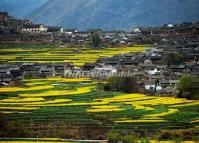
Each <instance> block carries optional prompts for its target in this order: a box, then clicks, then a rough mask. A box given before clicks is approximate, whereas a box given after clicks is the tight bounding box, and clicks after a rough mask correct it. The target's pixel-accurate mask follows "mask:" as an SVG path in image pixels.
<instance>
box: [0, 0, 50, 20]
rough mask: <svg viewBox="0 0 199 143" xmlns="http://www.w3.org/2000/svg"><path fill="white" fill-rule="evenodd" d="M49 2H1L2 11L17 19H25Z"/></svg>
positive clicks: (21, 0) (1, 0) (2, 0)
mask: <svg viewBox="0 0 199 143" xmlns="http://www.w3.org/2000/svg"><path fill="white" fill-rule="evenodd" d="M47 1H48V0H0V11H7V12H9V13H10V14H11V15H12V16H15V17H24V16H25V15H28V14H29V13H31V12H33V11H35V10H36V9H37V8H39V7H40V6H41V5H43V4H44V3H46V2H47Z"/></svg>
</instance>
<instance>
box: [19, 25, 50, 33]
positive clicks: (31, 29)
mask: <svg viewBox="0 0 199 143" xmlns="http://www.w3.org/2000/svg"><path fill="white" fill-rule="evenodd" d="M21 31H22V32H27V33H32V34H40V33H46V32H47V31H48V28H47V27H45V26H44V25H42V24H30V25H24V26H23V28H22V30H21Z"/></svg>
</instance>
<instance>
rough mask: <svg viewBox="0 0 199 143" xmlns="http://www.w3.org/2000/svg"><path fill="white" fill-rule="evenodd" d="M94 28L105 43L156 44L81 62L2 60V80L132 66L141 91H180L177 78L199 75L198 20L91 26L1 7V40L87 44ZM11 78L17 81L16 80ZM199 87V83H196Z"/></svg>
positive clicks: (106, 71) (128, 69) (104, 72)
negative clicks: (24, 16) (21, 15)
mask: <svg viewBox="0 0 199 143" xmlns="http://www.w3.org/2000/svg"><path fill="white" fill-rule="evenodd" d="M93 33H98V34H99V35H100V39H101V43H102V44H101V46H104V47H110V46H113V47H116V46H124V47H125V46H133V45H134V44H138V43H142V44H143V43H147V44H153V45H154V48H149V49H147V50H146V51H145V52H142V53H129V54H124V55H116V56H113V57H109V58H100V59H98V60H97V61H96V62H95V63H86V64H85V65H84V66H82V67H81V68H76V67H75V66H74V65H73V63H55V64H51V63H50V64H38V63H22V64H18V65H13V64H12V65H8V64H1V65H0V83H1V85H8V84H10V82H11V81H17V80H20V79H23V78H32V77H34V78H36V77H38V78H39V77H51V76H67V73H81V72H89V73H91V74H90V75H91V77H92V75H94V74H95V73H101V75H103V78H104V77H105V78H106V77H107V75H109V74H110V73H119V72H130V73H131V74H132V76H134V77H136V78H137V80H138V82H139V87H140V88H139V92H154V91H155V92H157V93H158V94H176V92H177V91H176V84H177V82H178V80H179V79H180V78H181V77H182V76H183V75H184V74H190V75H192V76H193V77H196V78H198V77H199V22H197V23H188V22H184V23H182V24H180V25H173V24H166V25H164V26H161V27H152V28H142V27H136V28H134V29H133V30H132V31H130V32H126V31H118V30H117V31H116V30H113V31H103V30H101V29H89V30H87V31H78V30H77V29H63V28H61V27H51V26H45V25H42V24H34V23H32V22H31V21H29V20H19V19H15V18H13V17H11V16H9V15H8V13H6V12H0V43H2V42H5V41H13V42H16V41H20V40H21V41H36V42H38V43H39V42H41V41H42V42H44V43H51V42H52V43H53V42H55V43H59V47H60V48H61V47H66V46H67V45H73V46H74V45H77V46H80V45H81V46H82V45H88V44H89V43H90V42H91V39H92V38H91V37H92V34H93ZM11 83H12V82H11ZM196 87H197V86H196Z"/></svg>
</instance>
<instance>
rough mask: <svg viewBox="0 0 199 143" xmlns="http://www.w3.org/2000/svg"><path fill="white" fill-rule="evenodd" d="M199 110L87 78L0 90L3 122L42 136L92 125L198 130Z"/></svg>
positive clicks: (41, 81)
mask: <svg viewBox="0 0 199 143" xmlns="http://www.w3.org/2000/svg"><path fill="white" fill-rule="evenodd" d="M198 106H199V101H195V100H186V99H179V98H174V97H155V96H146V95H142V94H124V93H118V92H105V91H102V90H101V89H100V88H99V84H98V82H96V81H93V80H91V79H87V78H79V79H67V78H48V79H31V80H24V81H23V85H21V86H19V87H1V88H0V111H1V112H2V113H3V114H4V115H5V117H6V119H7V120H8V121H14V120H21V121H23V122H24V123H25V124H26V128H28V129H33V130H34V131H35V135H36V133H38V132H40V133H41V134H42V133H43V135H44V136H48V133H49V135H50V133H55V132H57V131H59V130H60V129H66V130H67V131H69V130H70V128H72V129H73V130H78V131H79V132H80V131H81V132H84V131H87V130H90V128H96V127H98V128H99V130H100V129H101V128H103V129H105V131H108V130H115V131H125V132H129V131H152V130H153V131H154V132H155V131H158V130H163V129H167V130H176V129H177V130H184V129H191V130H194V131H196V132H197V131H199V108H198ZM88 125H89V126H88ZM77 126H78V127H77ZM85 126H86V128H84V127H85ZM80 127H81V129H80ZM96 134H97V133H96ZM33 136H34V135H33ZM51 137H52V136H51ZM60 137H61V135H60Z"/></svg>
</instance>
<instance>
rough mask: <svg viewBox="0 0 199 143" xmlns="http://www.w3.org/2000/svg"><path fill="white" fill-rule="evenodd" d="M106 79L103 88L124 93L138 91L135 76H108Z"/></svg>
mask: <svg viewBox="0 0 199 143" xmlns="http://www.w3.org/2000/svg"><path fill="white" fill-rule="evenodd" d="M107 81H108V82H107V83H106V85H105V86H104V90H107V91H120V92H126V93H135V92H138V86H137V80H136V78H135V77H110V78H109V79H108V80H107Z"/></svg>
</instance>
